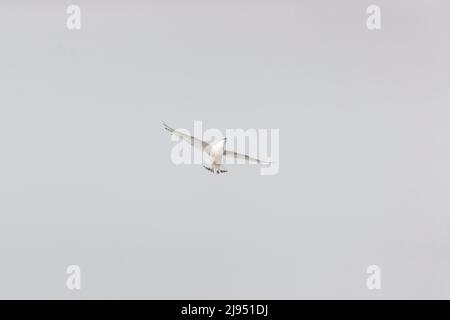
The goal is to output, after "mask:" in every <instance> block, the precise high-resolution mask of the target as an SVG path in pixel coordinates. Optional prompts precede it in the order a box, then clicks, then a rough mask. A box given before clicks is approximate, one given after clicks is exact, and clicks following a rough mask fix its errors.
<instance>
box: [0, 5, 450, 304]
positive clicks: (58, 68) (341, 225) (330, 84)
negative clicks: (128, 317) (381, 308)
mask: <svg viewBox="0 0 450 320" xmlns="http://www.w3.org/2000/svg"><path fill="white" fill-rule="evenodd" d="M69 4H78V5H80V7H81V10H82V28H81V30H79V31H69V30H67V28H66V18H67V14H66V8H67V6H68V5H69ZM371 4H377V5H379V6H380V7H381V10H382V12H381V14H382V29H381V30H379V31H369V30H368V29H367V27H366V17H367V14H366V8H367V7H368V6H369V5H371ZM449 9H450V2H449V1H447V0H434V1H418V0H414V1H411V0H408V1H406V0H398V1H381V0H378V1H358V0H352V1H350V0H346V1H339V2H338V1H330V0H328V1H320V0H319V1H317V0H315V1H312V0H311V1H287V0H282V1H250V0H240V1H224V0H221V1H206V0H196V1H189V3H187V1H126V2H125V1H86V0H77V1H56V0H55V1H39V3H38V2H37V1H31V0H28V1H24V0H19V1H17V0H15V1H12V0H3V1H1V3H0V43H1V47H0V49H1V50H0V88H1V89H0V256H1V259H0V298H62V299H76V298H138V299H141V298H149V299H163V298H188V299H196V298H208V299H216V298H223V299H229V298H235V299H240V298H245V299H303V298H325V299H328V298H344V299H346V298H361V299H377V298H387V299H390V298H450V235H449V232H448V230H449V226H450V216H449V211H450V197H449V194H450V170H449V164H450V148H449V147H450V126H449V123H450V91H449V83H450V62H449V57H450V20H449V19H448V13H449V12H450V10H449ZM194 120H202V121H203V125H204V127H205V129H206V128H218V129H220V130H225V129H227V128H231V129H233V128H244V129H245V128H267V129H271V128H274V129H280V160H279V162H280V172H279V174H278V175H275V176H261V175H260V174H259V169H258V167H256V166H231V167H229V168H228V169H229V170H230V172H229V173H227V174H224V175H211V174H210V173H208V172H207V171H206V170H204V169H203V168H202V167H201V166H199V165H192V166H188V165H182V166H175V165H174V164H173V163H172V162H171V159H170V152H171V150H172V148H173V146H174V145H175V144H174V142H172V141H171V140H170V137H169V136H168V134H167V132H165V131H164V130H163V128H162V125H161V122H162V121H165V122H167V123H168V124H170V125H171V126H173V127H183V128H186V129H190V130H192V129H193V124H194ZM71 264H77V265H80V267H81V269H82V290H81V291H69V290H68V289H67V288H66V286H65V282H66V277H67V275H66V273H65V271H66V267H67V266H68V265H71ZM371 264H377V265H379V266H380V267H381V269H382V290H380V291H369V290H368V289H367V288H366V278H367V275H366V273H365V271H366V268H367V266H368V265H371Z"/></svg>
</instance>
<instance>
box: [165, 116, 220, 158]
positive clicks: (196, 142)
mask: <svg viewBox="0 0 450 320" xmlns="http://www.w3.org/2000/svg"><path fill="white" fill-rule="evenodd" d="M163 125H164V129H166V130H167V131H169V132H170V133H171V134H173V135H175V136H177V137H180V138H181V139H183V140H184V141H186V142H187V143H190V144H191V145H192V146H194V147H195V148H198V149H200V150H203V151H205V152H207V150H208V149H209V148H210V147H211V144H209V143H208V142H206V141H203V140H200V139H197V138H195V137H193V136H190V135H187V134H185V133H182V132H180V131H178V130H175V129H172V128H171V127H169V126H168V125H167V124H165V123H164V122H163Z"/></svg>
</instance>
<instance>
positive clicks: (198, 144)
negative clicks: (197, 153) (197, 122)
mask: <svg viewBox="0 0 450 320" xmlns="http://www.w3.org/2000/svg"><path fill="white" fill-rule="evenodd" d="M163 125H164V129H166V130H167V131H169V132H170V133H171V134H172V135H175V136H177V137H180V138H181V139H183V140H184V141H186V142H187V143H190V144H191V145H192V146H193V147H195V148H197V149H200V150H202V151H203V152H204V153H206V154H207V155H208V156H209V157H210V158H211V167H207V166H205V165H203V167H204V168H205V169H206V170H208V171H210V172H211V173H217V174H219V173H224V172H228V171H227V170H223V169H222V158H223V156H227V157H234V158H235V159H243V160H248V161H253V162H256V163H258V164H264V165H269V164H270V162H266V161H261V160H259V159H256V158H252V157H250V156H248V155H246V154H241V153H237V152H234V151H229V150H226V149H225V145H226V143H227V138H223V139H221V140H219V141H216V142H214V143H209V142H206V141H203V140H200V139H198V138H195V137H194V136H190V135H187V134H185V133H182V132H180V131H178V130H175V129H172V128H171V127H169V126H168V125H167V124H165V123H164V122H163Z"/></svg>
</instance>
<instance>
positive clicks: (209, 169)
mask: <svg viewBox="0 0 450 320" xmlns="http://www.w3.org/2000/svg"><path fill="white" fill-rule="evenodd" d="M203 168H205V169H206V170H208V171H210V172H212V173H214V171H213V170H212V169H211V168H208V167H207V166H203Z"/></svg>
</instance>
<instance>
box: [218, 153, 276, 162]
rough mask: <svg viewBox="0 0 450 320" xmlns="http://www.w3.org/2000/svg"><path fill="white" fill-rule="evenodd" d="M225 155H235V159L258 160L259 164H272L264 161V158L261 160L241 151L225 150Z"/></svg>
mask: <svg viewBox="0 0 450 320" xmlns="http://www.w3.org/2000/svg"><path fill="white" fill-rule="evenodd" d="M224 155H225V156H227V157H234V158H235V159H243V160H248V161H253V162H256V163H258V164H263V165H269V164H270V162H267V161H262V160H259V159H257V158H252V157H250V156H248V155H246V154H241V153H237V152H234V151H229V150H225V152H224Z"/></svg>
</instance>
